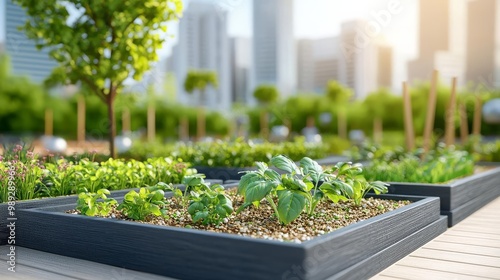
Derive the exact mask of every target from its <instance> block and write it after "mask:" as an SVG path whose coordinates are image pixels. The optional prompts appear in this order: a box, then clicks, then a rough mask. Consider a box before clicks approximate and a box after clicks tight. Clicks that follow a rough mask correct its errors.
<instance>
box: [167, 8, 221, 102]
mask: <svg viewBox="0 0 500 280" xmlns="http://www.w3.org/2000/svg"><path fill="white" fill-rule="evenodd" d="M178 40H179V41H178V43H177V45H176V46H175V47H174V49H173V52H172V58H173V61H172V65H173V72H174V73H175V76H176V79H177V85H178V86H177V89H178V94H177V100H178V101H180V102H181V103H183V104H189V105H200V104H202V103H203V105H205V106H208V107H210V108H213V109H219V110H227V109H229V108H230V106H231V102H230V101H231V71H230V51H229V50H230V47H229V43H230V42H229V38H228V35H227V14H226V12H224V11H222V10H220V9H218V7H217V6H216V5H214V4H213V3H208V2H204V1H196V0H195V1H191V2H190V3H189V6H188V7H187V9H186V10H185V11H184V14H183V16H182V18H181V20H180V22H179V37H178ZM190 69H193V70H211V71H214V72H216V73H217V76H218V81H219V85H218V87H217V88H212V87H208V88H207V90H206V92H205V98H204V100H202V98H201V96H200V94H199V93H197V92H194V93H192V94H190V93H187V92H186V91H185V90H184V80H185V78H186V75H187V73H188V71H189V70H190Z"/></svg>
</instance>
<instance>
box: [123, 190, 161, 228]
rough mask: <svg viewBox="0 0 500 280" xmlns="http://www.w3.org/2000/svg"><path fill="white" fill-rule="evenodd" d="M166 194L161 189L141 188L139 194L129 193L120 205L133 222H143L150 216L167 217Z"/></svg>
mask: <svg viewBox="0 0 500 280" xmlns="http://www.w3.org/2000/svg"><path fill="white" fill-rule="evenodd" d="M164 207H165V192H164V191H163V190H162V189H161V188H159V187H149V188H140V189H139V192H136V191H135V190H132V191H130V192H128V193H127V194H126V195H125V196H124V198H123V202H122V203H120V205H118V207H117V210H121V211H122V213H123V214H125V216H127V217H128V218H130V219H132V220H139V221H143V220H144V219H146V217H147V216H149V215H155V216H164V215H166V210H165V209H164Z"/></svg>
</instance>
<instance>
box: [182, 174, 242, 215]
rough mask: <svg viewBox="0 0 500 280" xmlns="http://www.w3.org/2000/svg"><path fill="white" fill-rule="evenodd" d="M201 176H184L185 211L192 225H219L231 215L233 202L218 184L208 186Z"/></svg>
mask: <svg viewBox="0 0 500 280" xmlns="http://www.w3.org/2000/svg"><path fill="white" fill-rule="evenodd" d="M203 178H204V175H203V174H195V175H191V176H186V177H185V178H184V179H183V181H182V182H183V184H184V185H185V186H186V189H185V192H184V199H185V200H186V201H188V207H187V211H188V213H189V215H190V216H191V218H192V220H193V222H194V223H198V222H200V223H202V224H204V225H207V224H220V223H221V222H222V221H223V219H224V218H226V217H228V216H229V215H231V213H233V211H234V210H233V202H232V201H231V198H229V197H228V196H227V195H226V194H225V191H224V187H222V186H221V185H219V184H215V185H210V183H206V182H205V181H204V179H203Z"/></svg>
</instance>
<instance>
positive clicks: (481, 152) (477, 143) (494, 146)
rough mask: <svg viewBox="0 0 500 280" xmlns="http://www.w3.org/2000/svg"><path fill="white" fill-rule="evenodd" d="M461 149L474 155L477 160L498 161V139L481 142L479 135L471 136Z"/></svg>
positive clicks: (499, 152)
mask: <svg viewBox="0 0 500 280" xmlns="http://www.w3.org/2000/svg"><path fill="white" fill-rule="evenodd" d="M460 148H461V149H463V150H465V151H467V152H468V153H470V154H471V155H473V156H474V159H475V160H477V161H487V162H500V141H496V142H486V143H484V142H481V137H475V136H471V137H469V139H468V141H467V142H466V143H464V144H462V146H460Z"/></svg>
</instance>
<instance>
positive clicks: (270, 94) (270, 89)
mask: <svg viewBox="0 0 500 280" xmlns="http://www.w3.org/2000/svg"><path fill="white" fill-rule="evenodd" d="M278 96H279V92H278V89H276V87H275V86H273V85H260V86H258V87H257V88H256V89H255V90H254V92H253V97H255V99H257V101H258V102H259V103H261V104H264V105H269V104H271V103H273V102H275V101H276V100H278Z"/></svg>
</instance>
